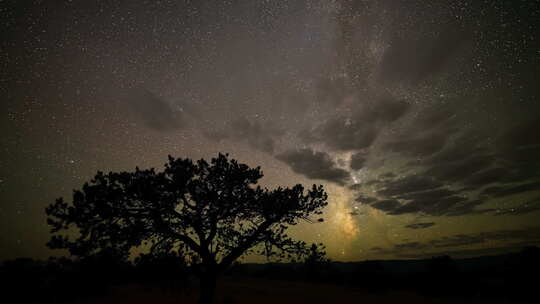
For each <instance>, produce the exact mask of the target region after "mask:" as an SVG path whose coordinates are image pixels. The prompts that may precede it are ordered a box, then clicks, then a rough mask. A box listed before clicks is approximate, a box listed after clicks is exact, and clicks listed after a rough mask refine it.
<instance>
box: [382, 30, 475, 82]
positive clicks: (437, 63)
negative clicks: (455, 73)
mask: <svg viewBox="0 0 540 304" xmlns="http://www.w3.org/2000/svg"><path fill="white" fill-rule="evenodd" d="M469 38H470V35H468V34H466V32H464V31H462V30H461V29H460V28H459V25H457V24H453V25H452V26H449V27H448V28H445V29H443V30H441V31H439V32H438V33H437V34H436V35H433V36H430V37H426V36H424V37H421V36H418V35H416V36H413V35H406V36H397V35H396V36H395V37H394V38H393V39H391V41H390V46H389V47H388V48H387V49H386V51H385V53H384V56H383V58H382V62H381V65H380V73H379V80H380V81H381V82H383V83H388V82H410V83H413V84H414V83H417V82H418V81H421V80H423V79H426V78H427V77H429V76H432V75H434V74H436V73H437V72H440V71H441V70H442V69H443V68H444V67H445V65H446V64H447V63H448V62H449V61H450V60H451V59H452V58H453V57H454V56H455V55H456V54H457V53H458V52H459V50H460V48H462V47H463V46H464V45H465V44H466V43H467V42H468V41H469Z"/></svg>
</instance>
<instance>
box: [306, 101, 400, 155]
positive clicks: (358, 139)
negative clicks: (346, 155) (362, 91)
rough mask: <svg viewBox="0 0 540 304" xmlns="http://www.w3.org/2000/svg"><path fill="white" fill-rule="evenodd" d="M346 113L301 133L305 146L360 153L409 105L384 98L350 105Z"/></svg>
mask: <svg viewBox="0 0 540 304" xmlns="http://www.w3.org/2000/svg"><path fill="white" fill-rule="evenodd" d="M351 106H352V107H353V109H351V110H350V111H349V112H350V113H347V114H337V115H335V116H332V117H330V118H329V119H327V120H326V121H324V122H322V123H321V124H319V125H317V126H315V127H314V128H312V129H309V130H304V131H303V132H301V133H300V138H301V139H303V140H304V141H305V142H306V143H323V144H325V145H326V146H327V147H328V148H330V149H332V150H338V151H350V150H361V149H365V148H368V147H370V146H371V145H372V143H373V142H374V141H375V139H376V138H377V136H378V134H379V132H380V130H381V129H382V128H384V127H385V126H386V125H387V123H390V122H393V121H396V120H397V119H399V118H401V117H402V116H403V115H404V114H405V113H406V112H407V110H408V108H409V104H408V103H406V102H404V101H400V100H395V99H393V98H391V97H388V96H385V97H380V98H377V99H375V101H372V102H364V103H360V102H358V101H356V103H354V104H353V105H351Z"/></svg>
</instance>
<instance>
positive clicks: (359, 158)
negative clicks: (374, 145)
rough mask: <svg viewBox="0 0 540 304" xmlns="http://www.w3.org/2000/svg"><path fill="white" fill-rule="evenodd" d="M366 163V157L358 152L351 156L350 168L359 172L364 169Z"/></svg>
mask: <svg viewBox="0 0 540 304" xmlns="http://www.w3.org/2000/svg"><path fill="white" fill-rule="evenodd" d="M365 163H366V155H365V154H364V153H361V152H358V153H355V154H353V155H352V156H351V163H350V167H351V169H353V170H360V169H362V168H363V167H364V164H365Z"/></svg>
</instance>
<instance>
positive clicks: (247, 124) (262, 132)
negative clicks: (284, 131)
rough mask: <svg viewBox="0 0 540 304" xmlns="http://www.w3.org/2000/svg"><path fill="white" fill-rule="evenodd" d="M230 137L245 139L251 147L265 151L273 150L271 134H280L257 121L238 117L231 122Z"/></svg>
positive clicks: (273, 143) (273, 144)
mask: <svg viewBox="0 0 540 304" xmlns="http://www.w3.org/2000/svg"><path fill="white" fill-rule="evenodd" d="M230 131H231V137H232V138H233V139H235V140H245V141H247V143H248V144H249V145H250V146H252V147H253V148H255V149H257V150H261V151H265V152H270V153H271V152H273V151H274V147H275V142H274V139H273V136H275V135H281V132H279V131H277V130H274V129H271V128H264V127H263V126H262V125H261V124H260V123H259V122H257V121H249V120H247V119H246V118H239V119H237V120H234V121H233V122H232V123H231V129H230Z"/></svg>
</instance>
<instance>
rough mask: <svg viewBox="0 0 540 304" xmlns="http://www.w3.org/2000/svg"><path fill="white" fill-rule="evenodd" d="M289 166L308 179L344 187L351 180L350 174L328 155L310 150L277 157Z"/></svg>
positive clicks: (287, 153)
mask: <svg viewBox="0 0 540 304" xmlns="http://www.w3.org/2000/svg"><path fill="white" fill-rule="evenodd" d="M276 158H277V159H279V160H281V161H283V162H284V163H286V164H288V165H289V166H290V167H291V169H292V170H293V171H294V172H296V173H298V174H302V175H305V176H306V177H308V178H313V179H321V180H326V181H329V182H333V183H336V184H339V185H344V184H345V183H346V182H347V181H348V180H349V177H350V175H349V172H347V171H346V170H343V169H340V168H337V167H336V166H335V163H334V162H333V161H332V159H331V158H330V156H329V155H328V153H325V152H318V151H313V150H311V149H309V148H306V149H300V150H295V151H287V152H285V153H281V154H279V155H277V156H276Z"/></svg>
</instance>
